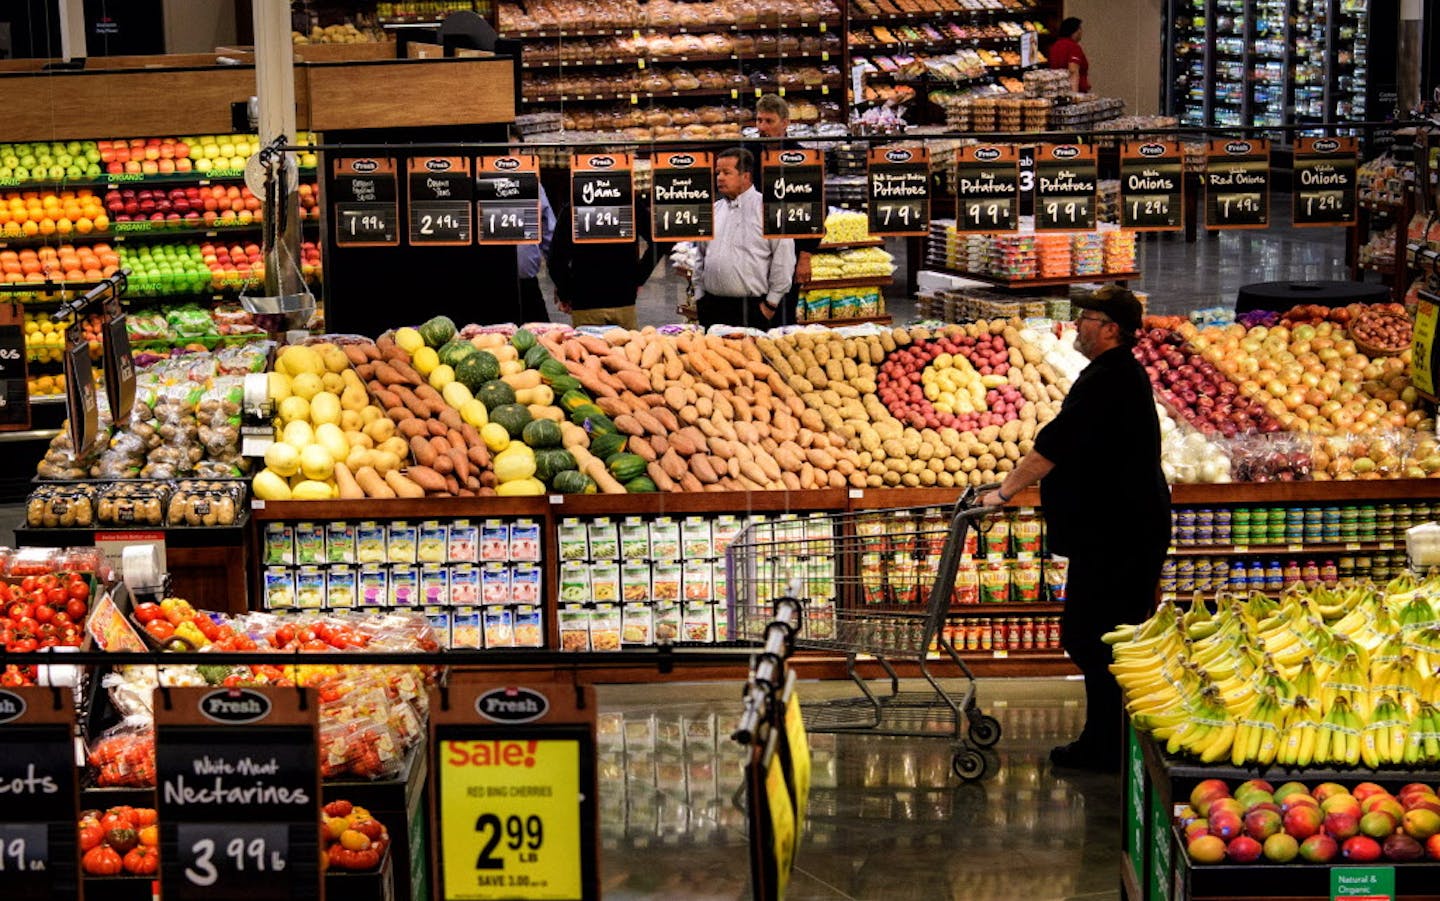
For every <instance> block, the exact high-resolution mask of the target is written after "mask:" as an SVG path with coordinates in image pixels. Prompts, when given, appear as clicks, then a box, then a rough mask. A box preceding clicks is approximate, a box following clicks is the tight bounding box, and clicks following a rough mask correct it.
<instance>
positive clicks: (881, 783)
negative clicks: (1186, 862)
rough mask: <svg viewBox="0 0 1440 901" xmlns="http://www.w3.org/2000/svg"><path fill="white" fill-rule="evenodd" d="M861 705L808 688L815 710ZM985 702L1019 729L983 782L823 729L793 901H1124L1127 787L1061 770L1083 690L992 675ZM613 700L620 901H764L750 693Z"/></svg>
mask: <svg viewBox="0 0 1440 901" xmlns="http://www.w3.org/2000/svg"><path fill="white" fill-rule="evenodd" d="M955 690H956V691H957V692H958V690H959V689H958V688H956V689H955ZM852 693H853V690H852V689H851V688H850V686H849V685H848V684H847V683H839V682H827V683H801V686H800V694H801V698H802V704H806V705H810V704H816V703H818V702H819V700H820V699H822V698H824V697H831V696H837V695H839V696H848V695H850V694H852ZM978 697H979V699H980V705H981V707H982V709H985V710H987V711H989V712H991V713H992V714H993V715H994V716H995V717H996V718H997V719H999V720H1000V722H1001V725H1002V728H1003V730H1004V734H1003V737H1002V738H1001V740H1000V743H999V744H998V745H997V746H996V748H995V754H994V757H993V758H992V759H991V761H990V763H991V770H990V772H989V773H988V774H987V776H986V777H985V778H983V779H982V780H980V781H978V782H975V783H970V784H965V783H962V782H960V780H959V779H957V778H956V777H955V776H954V775H952V774H951V772H950V759H951V748H950V745H949V743H948V742H947V741H946V740H945V739H943V738H941V739H929V738H924V739H920V738H891V737H880V736H868V735H843V736H835V735H821V734H816V733H812V734H811V736H810V741H811V743H812V748H813V760H814V788H813V790H812V792H811V797H810V811H811V814H810V816H809V817H808V820H809V822H808V823H807V824H806V827H805V831H804V838H803V840H802V843H801V848H800V853H799V856H798V858H797V860H796V868H795V874H794V877H793V881H792V883H791V886H790V891H789V893H788V894H787V897H788V898H790V899H795V901H821V899H824V901H832V899H833V901H842V899H895V901H908V899H916V901H918V899H961V898H963V899H967V901H1002V899H1006V901H1013V899H1027V901H1047V899H1071V898H1083V899H1111V898H1118V897H1119V889H1118V885H1119V870H1118V867H1119V855H1120V852H1119V848H1120V825H1121V818H1122V810H1121V806H1120V791H1121V785H1120V777H1119V776H1113V775H1092V774H1083V773H1076V772H1071V771H1055V770H1054V769H1052V768H1051V766H1050V764H1049V762H1048V760H1047V755H1048V752H1049V749H1050V748H1051V747H1052V746H1054V745H1056V744H1058V743H1062V742H1065V741H1068V740H1069V739H1070V738H1072V737H1073V736H1074V735H1075V734H1076V733H1077V732H1078V731H1079V729H1080V726H1081V719H1082V716H1083V712H1082V708H1081V699H1082V697H1083V691H1082V687H1081V685H1080V683H1079V682H1078V681H1073V680H1065V679H989V680H984V681H982V682H981V683H979V695H978ZM599 700H600V710H601V723H600V730H601V741H600V775H601V788H600V802H601V803H600V808H601V835H602V842H603V851H602V855H601V868H602V878H603V885H604V895H605V898H606V899H607V901H619V899H630V901H640V899H680V898H684V899H716V901H733V899H743V898H748V897H750V894H749V884H748V878H749V877H748V869H747V866H748V865H747V863H746V857H745V854H746V844H745V842H746V837H745V817H744V814H743V812H742V811H741V810H739V809H738V808H737V807H736V806H735V805H734V803H733V800H732V799H733V796H734V794H735V792H736V790H737V789H738V788H739V787H740V785H741V782H742V776H741V765H742V760H743V750H742V749H741V748H740V746H738V745H736V744H735V743H734V742H733V741H731V740H730V739H729V737H728V736H729V733H730V731H731V729H732V728H733V727H734V725H735V723H736V721H737V719H738V716H739V690H738V687H736V686H733V685H726V686H717V685H704V686H697V685H670V686H654V685H649V686H625V687H619V686H612V687H604V688H601V689H600V695H599Z"/></svg>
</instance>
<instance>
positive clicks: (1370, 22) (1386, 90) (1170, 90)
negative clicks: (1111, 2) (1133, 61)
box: [1162, 0, 1399, 128]
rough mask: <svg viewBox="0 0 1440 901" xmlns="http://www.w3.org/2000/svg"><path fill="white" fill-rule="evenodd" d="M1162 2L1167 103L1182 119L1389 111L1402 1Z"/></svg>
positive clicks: (1338, 117)
mask: <svg viewBox="0 0 1440 901" xmlns="http://www.w3.org/2000/svg"><path fill="white" fill-rule="evenodd" d="M1164 7H1165V9H1164V12H1165V15H1164V22H1163V27H1164V29H1165V38H1166V40H1165V43H1166V46H1167V48H1168V50H1169V51H1170V52H1168V53H1164V54H1162V57H1163V58H1164V60H1165V62H1164V63H1163V65H1164V66H1165V67H1166V70H1165V72H1164V76H1165V77H1164V79H1163V86H1162V92H1163V97H1162V103H1163V105H1164V108H1165V111H1166V112H1167V113H1168V114H1169V115H1172V116H1175V117H1176V118H1177V119H1179V121H1180V124H1181V125H1190V126H1196V127H1203V126H1220V127H1225V126H1230V127H1243V128H1263V127H1266V126H1271V125H1285V124H1300V125H1303V124H1307V123H1314V124H1316V125H1320V124H1332V123H1343V122H1354V121H1364V120H1367V119H1377V118H1385V117H1388V116H1389V115H1390V114H1391V106H1392V105H1393V100H1392V99H1391V98H1392V97H1393V92H1394V80H1395V74H1394V72H1393V71H1392V70H1393V68H1394V66H1393V65H1392V64H1391V63H1390V61H1392V60H1394V58H1395V49H1396V30H1397V26H1398V17H1399V3H1398V0H1166V3H1165V4H1164ZM1372 62H1378V65H1372Z"/></svg>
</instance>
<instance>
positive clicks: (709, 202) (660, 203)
mask: <svg viewBox="0 0 1440 901" xmlns="http://www.w3.org/2000/svg"><path fill="white" fill-rule="evenodd" d="M714 163H715V161H714V156H713V155H712V154H710V153H709V152H698V153H688V152H687V153H659V154H656V155H655V157H654V159H653V160H652V161H651V167H652V178H653V181H654V188H653V190H652V192H651V205H650V210H651V215H652V216H653V217H654V221H653V223H652V227H651V234H652V235H654V238H655V240H656V241H657V242H658V241H709V240H710V239H711V238H713V237H715V164H714Z"/></svg>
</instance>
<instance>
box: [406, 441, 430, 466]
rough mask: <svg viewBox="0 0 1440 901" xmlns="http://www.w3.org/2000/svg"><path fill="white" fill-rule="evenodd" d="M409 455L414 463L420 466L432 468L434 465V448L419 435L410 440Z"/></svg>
mask: <svg viewBox="0 0 1440 901" xmlns="http://www.w3.org/2000/svg"><path fill="white" fill-rule="evenodd" d="M410 455H411V456H413V457H414V458H415V462H416V463H419V464H420V465H421V466H429V467H433V466H434V465H435V455H436V451H435V447H434V446H433V445H431V443H430V442H429V441H428V440H427V439H425V438H422V437H420V436H419V435H417V436H415V437H414V438H411V439H410Z"/></svg>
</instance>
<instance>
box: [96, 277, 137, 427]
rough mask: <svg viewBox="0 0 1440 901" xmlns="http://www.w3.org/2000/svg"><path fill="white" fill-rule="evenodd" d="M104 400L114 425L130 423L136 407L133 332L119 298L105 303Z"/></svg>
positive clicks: (108, 299) (110, 299)
mask: <svg viewBox="0 0 1440 901" xmlns="http://www.w3.org/2000/svg"><path fill="white" fill-rule="evenodd" d="M104 354H105V400H106V401H108V402H109V404H110V419H111V421H113V422H128V421H129V419H130V408H131V407H132V406H134V404H135V359H134V357H132V356H131V355H130V330H129V329H128V328H126V324H125V311H124V310H123V309H122V308H121V306H120V298H118V297H113V296H112V297H110V298H107V299H106V301H105V347H104Z"/></svg>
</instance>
